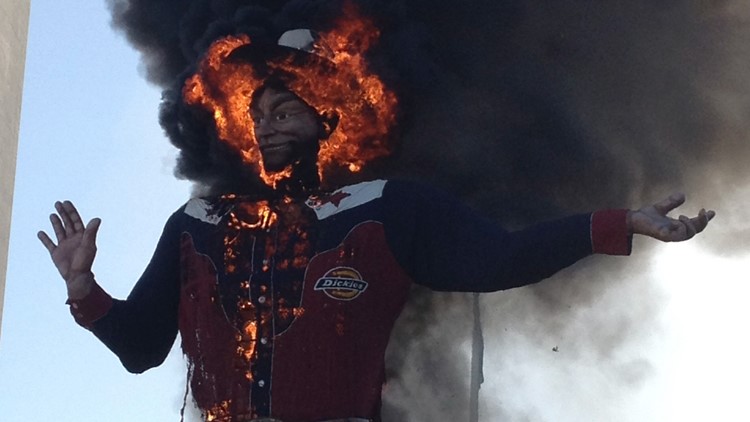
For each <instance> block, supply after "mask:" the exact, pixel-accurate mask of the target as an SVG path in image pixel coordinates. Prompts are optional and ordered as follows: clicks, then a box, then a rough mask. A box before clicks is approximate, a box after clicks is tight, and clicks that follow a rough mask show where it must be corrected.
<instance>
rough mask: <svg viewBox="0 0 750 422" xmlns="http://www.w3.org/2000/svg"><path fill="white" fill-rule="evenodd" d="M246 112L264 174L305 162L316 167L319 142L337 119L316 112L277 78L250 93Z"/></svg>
mask: <svg viewBox="0 0 750 422" xmlns="http://www.w3.org/2000/svg"><path fill="white" fill-rule="evenodd" d="M249 112H250V116H251V118H252V121H253V133H254V138H255V142H256V144H257V145H258V149H259V150H260V155H261V160H262V163H263V170H264V171H265V172H267V173H276V172H280V171H283V170H285V169H286V168H288V167H289V166H292V167H293V168H294V167H300V166H306V165H309V164H308V163H314V164H315V167H316V168H317V160H318V152H319V151H320V142H321V141H324V140H326V139H328V138H329V137H330V135H331V133H332V132H333V130H335V128H336V123H337V120H338V119H337V116H335V115H331V116H324V115H321V114H319V113H318V112H317V110H315V109H314V108H313V107H311V106H310V105H309V104H307V103H306V102H305V101H304V100H302V99H301V98H300V97H298V96H297V95H296V94H294V93H293V92H292V91H290V90H289V89H288V88H287V87H286V86H285V85H284V84H283V83H282V82H280V81H278V80H277V79H271V80H269V81H266V83H264V84H263V86H261V87H260V88H258V89H257V90H256V91H255V92H254V93H253V96H252V101H251V103H250V110H249Z"/></svg>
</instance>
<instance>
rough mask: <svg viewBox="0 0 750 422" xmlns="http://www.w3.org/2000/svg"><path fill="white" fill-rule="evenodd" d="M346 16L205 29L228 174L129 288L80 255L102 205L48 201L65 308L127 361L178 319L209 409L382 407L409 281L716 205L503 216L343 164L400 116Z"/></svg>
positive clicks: (172, 222)
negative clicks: (123, 293) (286, 27)
mask: <svg viewBox="0 0 750 422" xmlns="http://www.w3.org/2000/svg"><path fill="white" fill-rule="evenodd" d="M374 32H376V31H369V32H368V33H374ZM355 35H356V34H352V33H346V31H345V30H344V35H342V34H341V33H337V34H336V33H333V32H331V33H321V34H315V33H313V32H311V31H309V30H306V29H300V30H294V31H290V32H287V33H285V34H284V35H283V36H282V37H281V38H280V39H279V40H278V41H277V42H276V43H256V42H254V40H252V39H250V38H249V37H242V36H239V37H230V38H225V39H221V40H219V41H217V42H215V43H214V44H213V46H212V47H211V48H210V49H209V51H208V53H207V54H206V56H205V58H204V59H203V61H202V62H201V64H200V66H198V67H197V69H195V71H194V73H193V74H192V76H191V77H189V78H187V79H186V82H185V84H184V86H183V89H182V91H181V93H180V100H181V101H182V104H183V106H184V108H183V110H188V111H190V112H191V113H193V116H194V117H195V116H198V120H200V119H203V121H209V122H210V125H208V126H210V127H211V130H210V131H206V133H205V136H206V137H208V138H212V137H213V138H216V139H218V140H220V142H219V144H218V145H220V146H219V147H217V148H218V149H217V150H211V151H209V150H206V151H205V155H206V156H207V157H208V158H207V159H209V160H224V161H219V162H218V164H217V165H226V166H227V167H228V168H229V167H231V166H234V167H232V168H233V169H234V170H231V172H234V173H233V179H232V182H231V183H226V181H225V179H221V180H219V179H217V180H216V183H214V184H213V185H211V186H208V189H207V190H205V192H204V195H203V196H201V197H195V198H192V199H190V200H189V201H188V202H187V203H186V204H184V205H183V206H181V207H180V208H179V209H178V210H177V211H176V212H175V213H174V214H173V215H172V217H171V218H170V219H169V220H168V221H167V223H166V226H165V228H164V232H163V234H162V236H161V239H160V240H159V242H158V244H157V246H156V251H155V252H154V255H153V258H152V259H151V262H150V263H149V265H148V267H147V268H146V269H145V272H144V273H143V275H142V276H141V278H140V279H139V280H138V281H137V282H136V284H135V287H134V288H133V290H132V292H131V293H130V295H129V296H128V298H127V299H125V300H118V299H113V298H112V297H111V296H109V295H108V294H107V293H106V292H105V290H104V289H103V288H102V287H100V284H99V281H100V280H95V277H94V274H93V272H92V264H93V262H94V258H95V255H96V234H97V231H98V229H99V225H100V220H99V219H96V218H95V219H92V220H91V221H90V222H88V223H87V224H85V223H84V221H83V220H82V218H81V216H80V215H79V213H78V211H77V210H76V208H75V207H74V206H73V204H72V203H71V202H69V201H64V202H58V203H56V204H55V209H56V211H57V213H56V214H53V215H52V216H51V222H52V227H53V230H54V237H55V238H56V240H52V239H51V238H50V236H48V235H47V234H46V233H44V232H40V233H39V238H40V240H41V241H42V243H43V244H44V246H45V247H46V248H47V249H48V250H49V253H50V255H51V257H52V261H53V263H54V264H55V266H56V267H57V268H58V270H59V272H60V274H61V275H62V277H63V279H64V280H65V283H66V285H67V291H68V304H69V305H70V310H71V312H72V314H73V316H74V318H75V320H76V322H77V323H78V324H80V325H82V326H83V327H85V328H87V329H89V330H90V331H91V332H92V333H93V334H94V335H95V336H97V337H98V338H99V339H100V340H101V341H102V342H103V343H104V344H105V345H106V346H107V347H108V348H109V349H111V350H112V351H113V352H114V353H115V354H116V355H117V356H118V357H119V358H120V360H121V361H122V364H123V365H124V366H125V368H126V369H127V370H128V371H131V372H136V373H137V372H142V371H145V370H148V369H149V368H152V367H155V366H158V365H160V364H161V363H162V362H163V360H164V359H165V357H166V355H167V353H168V352H169V350H170V348H171V347H172V344H173V342H174V340H175V338H176V336H177V333H178V332H179V333H180V335H181V339H182V348H183V351H184V353H185V355H186V356H187V359H188V377H189V382H190V391H191V393H192V399H193V400H194V402H195V404H196V406H197V407H198V408H199V409H200V411H201V414H202V417H203V418H204V419H205V420H207V421H223V422H230V421H232V422H237V421H286V422H323V421H377V420H380V406H381V390H382V386H383V382H384V374H385V368H384V354H385V350H386V346H387V345H388V341H389V336H390V334H391V331H392V328H393V326H394V323H395V321H396V318H397V317H398V316H399V313H400V312H401V310H402V308H403V306H404V304H405V302H406V301H407V296H408V293H409V290H410V286H411V285H412V283H418V284H421V285H423V286H426V287H428V288H430V289H433V290H437V291H460V292H494V291H499V290H505V289H511V288H515V287H520V286H525V285H528V284H532V283H536V282H538V281H540V280H543V279H545V278H547V277H550V276H552V275H553V274H555V273H556V272H557V271H559V270H561V269H563V268H566V267H568V266H570V265H573V264H574V263H576V262H577V261H579V260H581V259H583V258H585V257H587V256H589V255H591V254H613V255H627V254H629V253H630V249H631V240H632V236H633V235H644V236H649V237H652V238H655V239H658V240H661V241H665V242H674V241H684V240H688V239H690V238H692V237H693V236H695V235H696V234H697V233H700V232H701V231H702V230H704V229H705V228H706V226H707V224H708V223H709V221H710V220H711V218H712V217H713V216H714V212H712V211H705V210H703V211H701V212H700V213H699V214H698V215H697V216H695V217H693V218H689V217H686V216H680V217H679V218H676V219H675V218H671V217H669V216H668V215H667V214H668V213H669V212H671V211H672V210H673V209H675V208H676V207H678V206H679V205H681V204H682V203H683V201H684V196H683V195H681V194H674V195H672V196H669V197H668V198H666V199H664V200H663V201H661V202H658V203H656V204H654V205H648V206H644V207H641V208H638V209H634V210H628V209H606V210H599V211H595V212H592V213H586V214H580V215H573V216H569V217H566V218H562V219H557V220H553V221H548V222H544V223H541V224H536V225H532V226H530V227H527V228H525V229H522V230H518V231H506V230H505V229H503V228H502V227H500V226H499V225H498V224H497V223H495V222H494V221H491V220H488V219H485V218H483V217H482V216H480V215H477V213H476V212H474V211H473V210H472V209H470V208H469V207H467V206H465V205H463V204H462V203H461V202H459V201H457V200H455V199H453V198H451V197H450V196H449V195H447V194H444V193H442V192H441V191H438V190H435V189H433V188H430V187H428V186H423V185H421V184H417V183H413V182H407V181H401V180H380V179H372V180H366V181H358V182H357V183H347V182H344V181H346V180H347V177H346V176H347V175H349V174H354V173H357V172H358V171H359V170H360V169H361V167H362V166H363V165H364V164H366V162H367V161H368V160H370V159H372V158H377V157H381V156H384V155H387V154H388V153H389V151H390V149H389V144H388V142H389V141H388V135H389V131H390V129H391V127H392V125H393V121H394V119H395V114H394V112H393V109H394V106H395V102H396V101H395V97H394V95H393V94H392V93H391V92H390V91H389V90H388V88H387V87H386V86H385V85H384V84H383V83H382V82H380V80H379V79H377V78H376V77H375V76H374V75H373V74H372V73H368V70H367V66H366V63H364V62H363V61H362V59H361V57H359V56H358V54H357V53H358V52H357V51H356V50H355V51H352V48H351V46H347V45H346V41H347V40H351V38H352V37H354V36H355ZM342 39H343V40H344V41H341V40H342ZM355 47H356V48H360V49H366V48H367V47H368V45H367V42H362V43H357V44H356V45H355ZM175 130H179V128H178V129H175ZM196 154H198V153H196ZM188 158H189V157H188ZM203 158H206V157H203ZM228 171H229V170H228ZM102 284H106V283H102Z"/></svg>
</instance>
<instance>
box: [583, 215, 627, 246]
mask: <svg viewBox="0 0 750 422" xmlns="http://www.w3.org/2000/svg"><path fill="white" fill-rule="evenodd" d="M627 215H628V210H601V211H596V212H594V213H593V214H591V250H592V252H593V253H598V254H606V255H630V251H631V249H632V245H633V236H632V235H631V234H630V233H628V223H627Z"/></svg>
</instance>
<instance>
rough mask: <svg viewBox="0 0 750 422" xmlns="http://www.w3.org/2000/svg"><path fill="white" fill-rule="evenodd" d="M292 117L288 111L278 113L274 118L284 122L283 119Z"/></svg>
mask: <svg viewBox="0 0 750 422" xmlns="http://www.w3.org/2000/svg"><path fill="white" fill-rule="evenodd" d="M290 117H292V115H291V114H289V113H287V112H280V113H276V114H275V115H274V116H273V118H274V120H276V121H277V122H283V121H285V120H287V119H289V118H290Z"/></svg>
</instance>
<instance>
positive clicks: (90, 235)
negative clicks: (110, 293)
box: [37, 201, 101, 298]
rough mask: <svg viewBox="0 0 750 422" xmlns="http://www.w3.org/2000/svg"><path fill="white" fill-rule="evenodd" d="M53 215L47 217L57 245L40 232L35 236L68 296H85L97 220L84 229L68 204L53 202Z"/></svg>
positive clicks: (75, 211)
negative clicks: (54, 268) (42, 246)
mask: <svg viewBox="0 0 750 422" xmlns="http://www.w3.org/2000/svg"><path fill="white" fill-rule="evenodd" d="M55 209H56V210H57V214H52V215H50V222H51V223H52V229H53V230H54V232H55V237H56V238H57V244H55V242H53V241H52V239H51V238H50V237H49V236H48V235H47V233H45V232H44V231H40V232H39V233H38V234H37V236H38V237H39V240H41V241H42V243H43V244H44V246H45V247H46V248H47V250H48V251H49V253H50V256H51V257H52V262H53V263H54V264H55V267H57V270H58V271H59V272H60V275H61V276H62V278H63V279H64V280H65V282H66V284H67V286H68V293H69V296H70V297H71V298H72V296H71V293H72V294H73V295H74V296H78V295H79V294H82V293H86V292H88V289H89V288H90V284H91V282H92V281H93V274H92V273H91V266H92V264H93V263H94V257H96V233H97V231H98V230H99V225H100V224H101V220H100V219H98V218H94V219H93V220H91V221H90V222H89V223H88V224H87V225H86V226H84V225H83V221H82V220H81V216H80V215H79V214H78V210H76V208H75V206H73V204H72V203H71V202H70V201H65V202H56V203H55Z"/></svg>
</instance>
